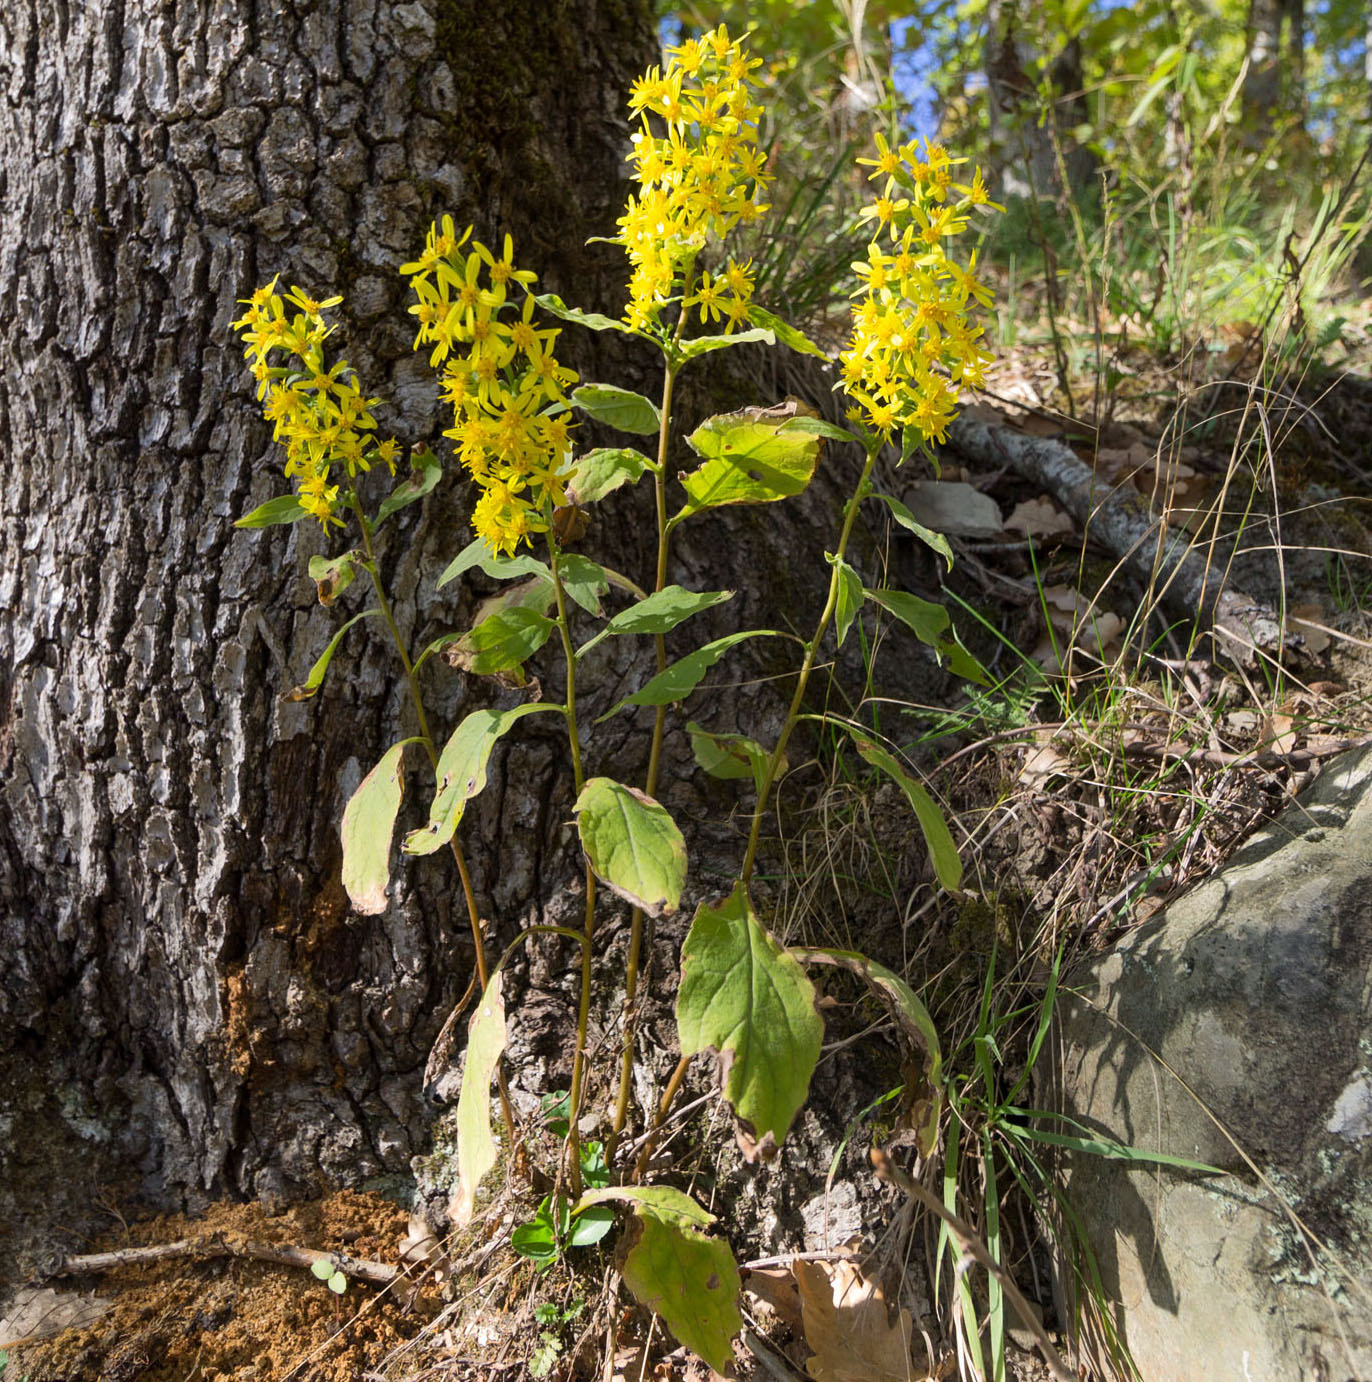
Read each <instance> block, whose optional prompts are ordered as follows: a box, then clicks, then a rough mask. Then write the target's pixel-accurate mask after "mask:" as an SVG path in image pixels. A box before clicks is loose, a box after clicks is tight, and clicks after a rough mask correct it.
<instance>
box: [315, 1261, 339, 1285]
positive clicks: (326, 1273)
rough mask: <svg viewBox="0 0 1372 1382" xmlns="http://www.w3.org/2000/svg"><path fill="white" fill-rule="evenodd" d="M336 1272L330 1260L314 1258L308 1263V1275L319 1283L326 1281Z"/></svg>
mask: <svg viewBox="0 0 1372 1382" xmlns="http://www.w3.org/2000/svg"><path fill="white" fill-rule="evenodd" d="M337 1270H338V1268H337V1267H335V1266H334V1264H333V1259H332V1258H328V1257H316V1258H315V1259H314V1261H313V1262H311V1263H310V1275H311V1276H313V1277H315V1278H316V1279H317V1280H319V1281H327V1280H328V1279H329V1278H330V1277H331V1276H332V1275H333V1274H334V1273H335V1272H336V1271H337Z"/></svg>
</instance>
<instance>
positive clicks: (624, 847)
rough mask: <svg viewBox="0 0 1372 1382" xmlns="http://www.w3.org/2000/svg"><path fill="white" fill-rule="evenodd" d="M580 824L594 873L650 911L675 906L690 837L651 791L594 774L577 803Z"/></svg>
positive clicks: (652, 914) (654, 914)
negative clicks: (678, 827) (681, 829)
mask: <svg viewBox="0 0 1372 1382" xmlns="http://www.w3.org/2000/svg"><path fill="white" fill-rule="evenodd" d="M572 810H573V811H574V812H575V813H576V828H577V832H578V834H579V835H580V836H581V847H582V849H584V850H585V851H586V858H587V859H588V860H589V861H590V865H591V868H592V869H594V870H595V875H596V877H597V878H599V879H600V880H601V882H603V883H604V884H605V885H606V886H607V887H608V888H609V889H610V891H611V892H614V893H617V894H618V895H619V896H620V897H622V898H623V899H624V900H625V901H626V902H629V903H631V904H632V905H633V906H635V907H641V908H642V909H643V911H644V912H646V913H647V914H648V915H649V916H650V917H658V916H662V915H663V914H664V913H667V912H674V911H676V909H677V904H678V903H679V902H680V901H681V888H682V884H683V883H685V881H686V842H685V840H684V839H682V836H681V831H680V830H678V829H677V824H676V822H675V821H674V820H673V819H672V818H671V816H669V815H668V814H667V811H666V810H665V809H664V808H663V807H662V806H660V805H659V804H658V803H657V802H656V801H654V800H653V799H652V797H650V796H647V795H646V794H645V793H643V792H640V791H639V790H638V789H637V788H634V787H626V786H624V784H623V783H620V782H615V781H613V780H612V779H611V778H608V777H593V778H591V779H590V780H589V781H588V782H587V783H586V785H585V786H584V787H583V788H582V789H581V795H580V796H579V797H577V799H576V804H575V805H574V806H573V807H572Z"/></svg>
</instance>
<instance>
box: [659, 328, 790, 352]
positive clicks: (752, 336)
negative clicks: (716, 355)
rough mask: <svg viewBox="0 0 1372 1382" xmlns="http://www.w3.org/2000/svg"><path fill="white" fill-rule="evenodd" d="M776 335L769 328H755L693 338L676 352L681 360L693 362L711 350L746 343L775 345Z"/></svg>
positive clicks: (683, 343)
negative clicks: (728, 334) (757, 342)
mask: <svg viewBox="0 0 1372 1382" xmlns="http://www.w3.org/2000/svg"><path fill="white" fill-rule="evenodd" d="M776 339H777V338H776V333H775V332H773V331H772V330H771V329H770V328H769V327H765V326H756V327H754V328H753V329H752V330H751V331H736V332H735V333H734V334H733V335H732V336H694V337H692V338H691V339H690V340H689V341H682V343H681V345H680V346H679V347H678V352H679V354H680V357H681V359H682V360H694V359H695V358H696V356H697V355H708V354H709V353H710V352H711V351H712V350H727V349H728V348H729V347H730V346H736V345H743V344H745V343H746V342H748V341H766V342H767V344H768V345H775V344H776Z"/></svg>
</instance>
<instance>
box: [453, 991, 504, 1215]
mask: <svg viewBox="0 0 1372 1382" xmlns="http://www.w3.org/2000/svg"><path fill="white" fill-rule="evenodd" d="M504 1050H505V995H504V991H503V990H502V988H501V973H500V971H499V970H496V972H495V973H494V974H493V975H492V976H491V982H490V983H489V984H487V985H486V991H485V992H484V993H483V994H482V995H481V999H480V1001H479V1002H478V1003H477V1008H476V1011H475V1012H474V1013H473V1014H472V1017H471V1021H470V1022H468V1023H467V1064H466V1066H465V1068H464V1069H463V1071H462V1092H461V1093H460V1094H459V1095H458V1096H457V1191H456V1193H455V1194H454V1195H453V1197H452V1200H451V1202H450V1203H449V1213H450V1214H451V1215H452V1218H453V1223H454V1225H455V1226H456V1227H457V1228H465V1227H466V1226H467V1225H468V1224H469V1223H471V1221H472V1215H473V1214H474V1213H475V1211H476V1191H477V1187H478V1186H479V1185H480V1184H481V1181H482V1179H483V1177H484V1176H485V1174H486V1172H487V1171H489V1170H490V1169H491V1167H492V1166H494V1165H495V1138H493V1137H492V1136H491V1080H492V1079H493V1078H494V1077H495V1068H496V1066H497V1065H498V1064H499V1063H500V1057H501V1054H502V1053H503V1052H504Z"/></svg>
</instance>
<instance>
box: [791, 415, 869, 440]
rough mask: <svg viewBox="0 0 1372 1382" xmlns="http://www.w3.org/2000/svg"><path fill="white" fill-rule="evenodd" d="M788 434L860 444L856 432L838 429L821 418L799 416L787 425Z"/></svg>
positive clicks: (835, 425)
mask: <svg viewBox="0 0 1372 1382" xmlns="http://www.w3.org/2000/svg"><path fill="white" fill-rule="evenodd" d="M786 430H787V431H788V432H808V433H809V434H810V435H811V436H812V437H828V438H829V440H830V441H843V442H857V443H861V441H862V438H861V437H860V436H858V434H857V433H856V432H850V431H849V430H848V429H847V428H846V427H840V426H839V425H838V424H837V423H835V422H829V421H827V420H826V419H824V418H822V417H807V416H805V415H804V414H801V415H799V416H797V417H795V418H794V419H792V421H791V422H790V423H788V424H787V428H786Z"/></svg>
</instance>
